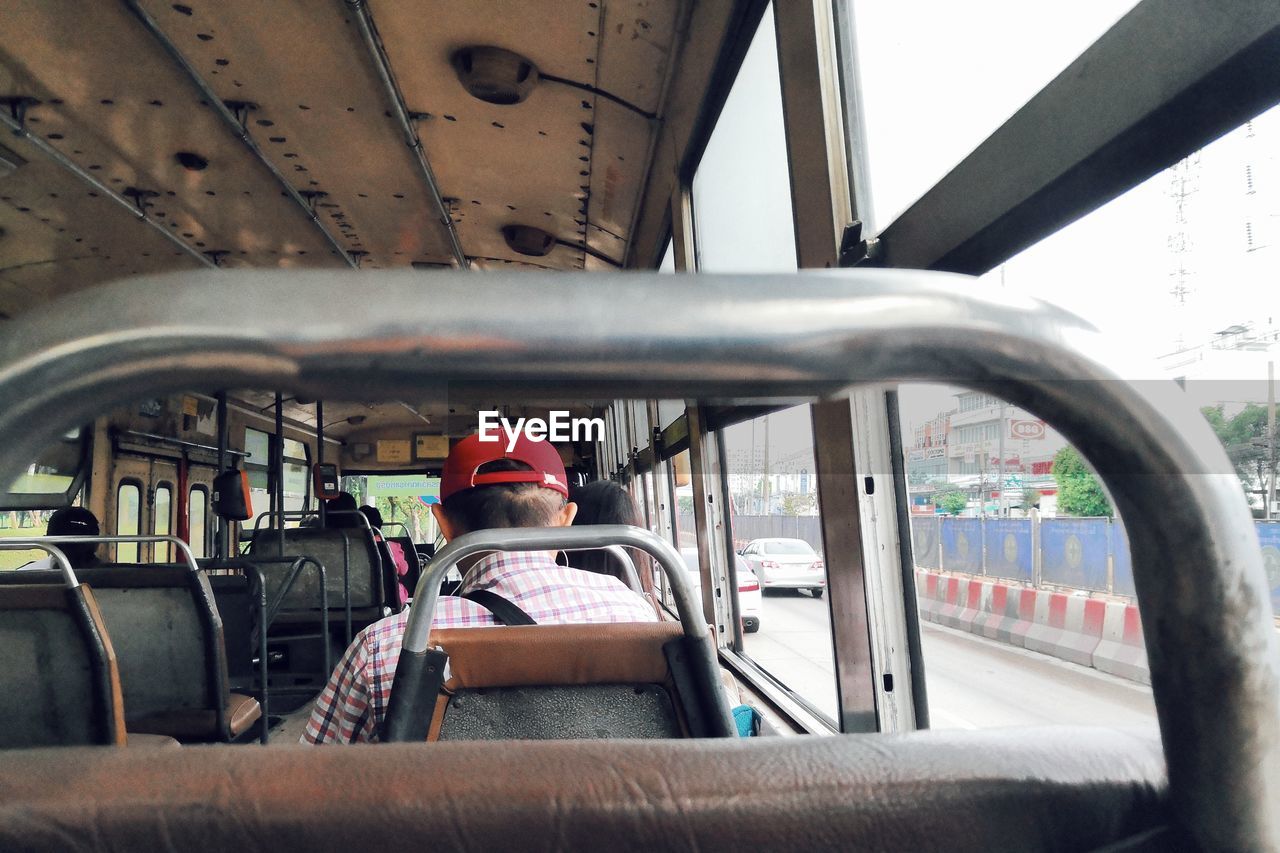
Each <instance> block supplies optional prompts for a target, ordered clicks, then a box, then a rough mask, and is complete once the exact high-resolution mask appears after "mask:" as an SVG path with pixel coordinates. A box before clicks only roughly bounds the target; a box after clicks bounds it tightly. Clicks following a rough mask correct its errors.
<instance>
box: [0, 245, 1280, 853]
mask: <svg viewBox="0 0 1280 853" xmlns="http://www.w3.org/2000/svg"><path fill="white" fill-rule="evenodd" d="M664 278H665V280H664ZM425 284H426V285H427V286H429V287H430V289H431V292H432V299H431V300H429V301H424V300H422V299H421V294H422V289H423V287H424V279H423V273H420V272H417V271H404V272H386V273H377V274H370V275H366V276H362V277H361V282H360V286H361V294H362V301H361V310H360V311H359V312H347V313H346V314H344V315H343V316H341V317H340V318H338V319H337V320H335V317H334V306H335V305H342V304H346V303H347V302H349V301H350V296H351V279H350V275H349V273H343V272H336V271H319V270H317V271H307V272H296V271H264V270H221V271H218V272H216V273H214V272H181V273H172V274H169V275H162V276H154V277H144V278H135V279H124V280H119V281H116V282H112V283H110V284H106V285H102V286H99V287H95V288H92V289H90V290H86V291H83V292H81V293H77V294H75V295H74V296H71V297H68V298H66V299H63V300H57V301H55V302H53V303H49V304H46V305H42V306H37V307H35V308H33V309H31V310H30V311H28V312H26V313H24V314H23V315H21V316H20V317H17V318H15V319H14V320H12V321H10V322H9V323H7V324H6V326H5V334H4V335H3V336H0V438H2V439H3V441H0V483H5V484H7V483H10V482H13V481H14V479H15V478H16V477H17V476H18V475H19V474H21V473H22V471H23V470H25V469H26V468H27V467H28V466H29V465H30V464H31V460H32V459H35V458H38V457H39V455H40V453H41V451H42V450H43V449H44V447H45V445H46V444H47V443H48V442H50V441H53V440H55V439H56V438H57V436H58V435H59V433H60V432H64V431H66V430H67V429H70V428H73V427H75V426H76V425H78V424H81V423H85V422H87V421H89V420H91V419H92V418H94V417H96V416H98V415H100V414H101V413H102V412H104V411H107V410H109V409H111V408H112V407H114V406H118V405H124V404H126V403H128V402H129V401H130V400H134V399H137V398H138V396H139V395H140V394H160V393H168V392H177V391H190V390H192V389H200V388H226V387H239V388H280V387H287V389H288V390H289V391H290V392H292V393H298V394H304V395H306V396H309V397H314V398H321V397H328V398H332V399H338V398H346V399H376V398H382V399H407V398H421V397H422V396H423V394H424V389H438V390H436V391H432V392H431V393H438V394H439V395H440V396H441V397H443V396H444V395H445V394H446V393H449V394H455V393H459V390H460V389H462V390H466V389H467V388H471V387H475V388H477V389H478V388H483V391H484V394H485V399H500V398H501V397H503V396H504V395H509V396H520V397H523V398H537V399H540V400H576V401H580V400H583V399H615V398H616V397H617V396H618V394H619V388H620V387H625V389H626V391H625V393H626V394H627V395H628V396H633V397H643V398H650V399H663V398H682V399H698V400H716V401H759V400H762V399H786V400H814V399H828V398H831V397H834V396H841V397H843V396H845V395H847V393H848V391H849V389H850V388H852V387H853V386H855V385H858V384H866V383H883V382H897V381H914V382H943V383H952V384H958V385H964V386H967V387H969V388H972V389H974V390H978V391H986V392H989V393H991V394H994V395H997V396H999V397H1001V398H1002V399H1004V400H1006V401H1008V402H1010V403H1012V404H1014V405H1016V406H1020V407H1022V408H1024V409H1026V410H1028V411H1030V412H1033V413H1035V414H1036V415H1038V416H1039V417H1042V418H1044V419H1045V420H1046V421H1048V422H1049V423H1050V424H1052V425H1053V426H1054V427H1055V428H1056V429H1057V430H1058V431H1059V432H1060V433H1061V434H1062V435H1063V437H1064V438H1065V439H1066V440H1068V441H1070V442H1071V443H1072V444H1074V445H1075V446H1077V447H1081V448H1084V449H1085V451H1086V452H1087V454H1088V455H1089V458H1090V461H1091V462H1093V463H1094V466H1095V468H1096V469H1097V470H1098V472H1099V473H1100V474H1101V476H1102V479H1103V480H1104V481H1105V483H1106V485H1107V486H1108V488H1109V489H1110V491H1111V494H1112V496H1113V497H1114V498H1115V503H1116V506H1117V507H1118V509H1119V510H1120V512H1121V514H1122V515H1123V516H1124V517H1126V518H1130V519H1144V520H1147V521H1149V520H1150V519H1156V518H1158V519H1160V520H1161V521H1160V523H1159V524H1154V523H1143V524H1136V523H1135V524H1133V525H1131V529H1130V531H1129V532H1130V541H1131V544H1132V548H1133V569H1134V575H1135V580H1136V585H1137V589H1138V597H1139V602H1140V607H1141V610H1142V613H1143V617H1144V618H1143V623H1144V625H1145V627H1146V629H1147V631H1146V635H1147V639H1148V646H1149V648H1150V649H1151V654H1150V658H1151V681H1152V689H1153V691H1154V694H1155V699H1156V704H1157V708H1158V710H1159V717H1160V727H1161V735H1162V738H1163V740H1164V744H1165V757H1166V762H1167V764H1168V771H1169V792H1170V793H1169V799H1170V810H1171V813H1172V814H1175V815H1177V816H1178V817H1179V819H1180V821H1181V822H1182V823H1183V824H1184V825H1186V826H1189V827H1192V828H1193V832H1194V835H1195V837H1196V839H1197V841H1198V842H1199V843H1200V844H1201V845H1202V846H1206V847H1218V848H1242V847H1248V846H1251V844H1252V842H1254V841H1256V840H1257V839H1259V838H1261V839H1267V840H1268V842H1269V843H1271V844H1272V845H1273V846H1280V811H1278V810H1276V809H1275V808H1274V804H1275V803H1276V802H1280V782H1278V781H1277V780H1280V643H1278V641H1277V638H1276V635H1275V634H1276V632H1275V630H1274V627H1273V622H1272V618H1271V613H1270V595H1269V593H1270V589H1269V587H1268V584H1267V579H1266V573H1265V571H1264V570H1263V566H1262V557H1261V554H1260V553H1259V551H1258V548H1257V538H1256V535H1254V533H1253V531H1252V530H1251V529H1250V527H1249V525H1250V524H1251V523H1252V517H1251V515H1250V513H1249V508H1248V505H1247V503H1246V501H1245V498H1244V494H1243V492H1242V491H1241V490H1240V488H1239V483H1238V481H1237V479H1236V477H1235V476H1234V473H1233V471H1234V469H1233V467H1232V465H1231V463H1230V460H1229V459H1228V458H1227V456H1226V453H1225V451H1224V450H1223V448H1222V445H1221V444H1220V443H1219V442H1218V440H1217V438H1216V436H1215V435H1214V434H1213V431H1212V430H1211V429H1210V428H1209V426H1208V424H1207V423H1206V422H1205V420H1204V418H1203V417H1202V416H1201V415H1200V413H1199V412H1198V411H1197V409H1196V407H1195V405H1194V404H1193V402H1192V401H1191V400H1189V399H1188V397H1187V395H1186V394H1185V393H1184V392H1183V391H1182V390H1181V389H1180V388H1178V387H1177V386H1176V385H1174V384H1173V383H1172V382H1169V381H1165V380H1162V381H1158V382H1157V381H1151V382H1146V381H1133V380H1135V379H1143V378H1145V377H1147V376H1150V375H1152V374H1153V373H1154V372H1155V371H1151V370H1146V372H1144V370H1145V368H1144V367H1142V366H1139V367H1136V368H1135V367H1134V366H1133V365H1128V366H1126V362H1125V360H1124V359H1121V358H1117V357H1114V356H1115V352H1114V350H1113V349H1112V348H1111V346H1110V344H1109V343H1108V341H1107V340H1106V339H1104V338H1102V337H1101V336H1099V335H1098V334H1097V333H1096V330H1094V329H1093V327H1091V326H1090V325H1089V324H1088V323H1086V322H1085V321H1083V320H1081V319H1079V318H1077V317H1075V316H1073V315H1071V314H1069V313H1067V312H1065V311H1062V310H1060V309H1057V308H1055V307H1053V306H1050V305H1047V304H1045V303H1042V302H1038V301H1036V300H1032V299H1028V298H1025V297H1022V296H1018V295H1015V294H1010V293H1007V292H1002V291H998V290H995V289H991V288H986V287H984V286H982V285H981V284H980V283H978V282H976V281H975V280H974V279H972V278H969V277H967V276H953V275H947V274H943V273H932V272H922V271H906V270H873V269H866V270H838V271H836V270H833V271H825V272H813V273H805V274H799V275H797V274H766V275H720V276H714V275H703V276H700V277H699V281H698V282H697V284H698V286H697V287H690V286H689V285H688V282H684V281H675V280H672V277H670V276H665V277H664V276H662V275H660V274H657V273H653V274H639V273H627V274H614V275H600V274H591V275H575V276H570V275H565V274H563V273H546V274H541V273H530V274H502V273H494V274H491V275H486V276H485V278H484V281H483V282H479V283H477V282H476V281H475V280H474V279H469V278H466V277H462V276H452V275H449V274H447V273H446V274H440V275H435V276H431V277H430V281H427V282H425ZM477 289H480V290H482V291H483V297H484V298H483V303H484V304H488V305H492V304H500V305H503V304H505V305H520V310H519V311H514V312H513V311H508V312H500V313H499V314H494V313H493V312H485V311H482V310H479V307H478V306H479V304H480V300H478V299H477V293H478V290H477ZM535 290H536V291H537V292H538V293H539V297H540V298H539V299H537V300H529V299H528V294H529V293H530V292H531V291H535ZM295 297H296V298H295ZM285 301H287V302H288V304H289V305H290V310H289V311H287V312H282V311H279V310H278V306H279V305H280V304H282V302H285ZM139 304H146V305H147V306H148V310H147V311H145V312H143V311H138V310H137V305H139ZM655 304H661V305H663V306H664V308H663V310H662V311H654V310H652V307H653V306H654V305H655ZM565 305H573V306H574V316H575V318H577V319H578V321H579V322H578V323H577V324H576V325H575V327H574V334H572V335H565V334H563V333H562V329H563V310H564V309H563V306H565ZM192 318H199V321H198V322H196V321H195V320H193V319H192ZM446 389H447V392H446ZM2 500H3V497H2V496H0V501H2ZM1206 602H1212V603H1213V606H1205V603H1206ZM1224 803H1231V804H1233V809H1232V810H1231V812H1230V813H1229V814H1224V812H1223V804H1224ZM1253 846H1256V845H1253Z"/></svg>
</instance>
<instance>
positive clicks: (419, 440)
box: [413, 433, 449, 459]
mask: <svg viewBox="0 0 1280 853" xmlns="http://www.w3.org/2000/svg"><path fill="white" fill-rule="evenodd" d="M413 439H414V458H415V459H444V458H445V457H446V456H448V455H449V436H447V435H427V434H426V433H419V434H417V435H415V436H414V437H413Z"/></svg>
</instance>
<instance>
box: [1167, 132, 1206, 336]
mask: <svg viewBox="0 0 1280 853" xmlns="http://www.w3.org/2000/svg"><path fill="white" fill-rule="evenodd" d="M1169 172H1170V178H1169V197H1170V198H1172V199H1173V224H1172V227H1171V228H1170V229H1169V241H1168V245H1169V254H1170V272H1169V278H1170V279H1171V281H1172V284H1171V286H1170V287H1169V295H1170V296H1172V297H1173V301H1174V305H1175V306H1176V307H1177V309H1178V315H1177V322H1176V324H1175V328H1176V332H1175V334H1176V338H1175V339H1174V349H1175V350H1176V351H1178V352H1181V351H1182V350H1184V349H1186V307H1187V297H1188V296H1190V295H1191V294H1192V293H1193V292H1194V290H1195V288H1194V287H1193V286H1192V279H1193V277H1194V270H1193V264H1192V255H1193V252H1192V249H1193V246H1192V241H1191V229H1190V226H1189V224H1188V223H1189V220H1190V216H1189V213H1190V208H1192V207H1193V205H1192V204H1191V199H1192V198H1193V197H1194V196H1195V194H1196V193H1198V192H1199V191H1200V152H1198V151H1197V152H1196V153H1195V154H1192V155H1191V156H1190V157H1187V158H1185V159H1183V160H1180V161H1179V162H1178V163H1177V165H1175V166H1174V167H1173V168H1172V169H1170V170H1169Z"/></svg>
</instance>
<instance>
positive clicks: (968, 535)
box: [941, 518, 982, 574]
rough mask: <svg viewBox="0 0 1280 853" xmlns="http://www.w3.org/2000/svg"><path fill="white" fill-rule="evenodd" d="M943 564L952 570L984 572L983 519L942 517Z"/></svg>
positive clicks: (973, 572) (972, 572) (974, 572)
mask: <svg viewBox="0 0 1280 853" xmlns="http://www.w3.org/2000/svg"><path fill="white" fill-rule="evenodd" d="M941 527H942V565H943V567H945V568H946V569H947V571H951V572H969V573H970V574H981V573H982V519H980V518H943V519H942V524H941Z"/></svg>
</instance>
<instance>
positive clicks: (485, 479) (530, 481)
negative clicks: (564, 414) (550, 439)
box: [431, 435, 577, 540]
mask: <svg viewBox="0 0 1280 853" xmlns="http://www.w3.org/2000/svg"><path fill="white" fill-rule="evenodd" d="M568 495H569V482H568V477H566V476H565V472H564V463H563V462H561V461H560V454H559V453H558V452H556V449H555V448H554V447H552V446H551V445H550V444H548V443H547V442H545V441H533V440H532V439H529V438H528V437H526V436H524V435H521V436H520V437H519V438H518V439H517V440H516V443H515V446H514V448H512V449H511V450H509V451H508V450H507V445H506V442H505V441H494V442H485V441H480V436H479V435H471V436H467V437H466V438H464V439H463V440H462V441H460V442H458V443H457V445H455V446H454V448H453V450H451V451H449V458H448V459H447V460H445V463H444V471H443V472H442V474H441V476H440V503H439V504H437V505H435V506H432V507H431V512H432V514H434V515H435V517H436V522H437V523H439V525H440V531H441V532H442V533H443V534H444V538H445V539H446V540H450V539H453V538H454V537H456V536H461V535H462V534H464V533H470V532H471V531H473V530H487V529H490V528H495V527H567V526H568V525H570V524H572V523H573V516H574V513H576V512H577V507H576V506H575V505H574V504H571V503H569V502H568Z"/></svg>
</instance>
